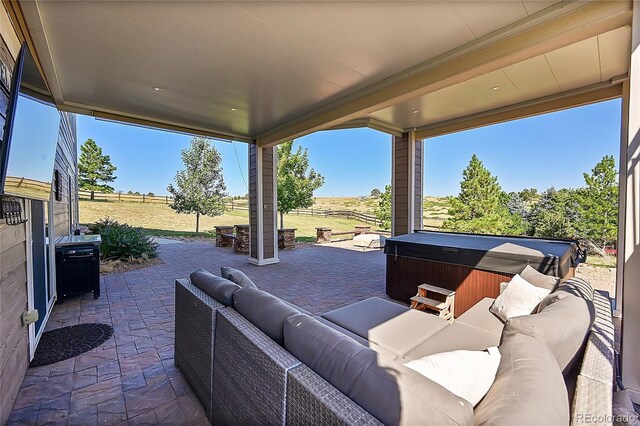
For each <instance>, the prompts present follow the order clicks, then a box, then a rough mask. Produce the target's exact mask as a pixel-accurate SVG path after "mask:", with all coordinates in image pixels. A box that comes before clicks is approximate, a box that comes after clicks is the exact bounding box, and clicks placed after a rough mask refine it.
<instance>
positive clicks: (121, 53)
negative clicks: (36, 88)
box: [7, 0, 631, 146]
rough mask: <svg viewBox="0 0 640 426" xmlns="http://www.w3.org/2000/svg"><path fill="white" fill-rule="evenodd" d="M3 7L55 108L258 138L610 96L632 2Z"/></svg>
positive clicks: (389, 126) (414, 124) (399, 126)
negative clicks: (26, 46) (30, 49)
mask: <svg viewBox="0 0 640 426" xmlns="http://www.w3.org/2000/svg"><path fill="white" fill-rule="evenodd" d="M7 8H8V9H9V10H10V12H11V14H12V18H13V21H14V23H16V25H17V26H18V30H19V32H21V33H22V35H23V36H24V38H25V39H26V40H27V41H28V42H29V43H30V44H32V47H33V48H34V50H35V52H36V55H37V60H38V62H39V64H40V66H41V68H42V70H43V72H44V75H45V77H46V80H47V83H48V85H49V89H50V92H51V94H52V95H53V97H54V99H55V102H56V103H57V104H58V106H59V107H60V108H61V109H64V110H68V111H74V112H79V113H84V114H90V115H94V116H96V117H101V118H107V119H115V120H122V121H129V122H134V123H138V124H143V125H151V126H158V127H165V128H172V129H175V130H181V131H187V132H195V133H203V134H209V135H213V136H217V137H223V138H231V139H235V140H241V141H253V140H257V141H258V143H259V144H260V145H262V146H270V145H274V144H276V143H278V142H280V141H282V140H286V139H289V138H293V137H298V136H301V135H305V134H308V133H311V132H314V131H317V130H323V129H329V128H344V127H356V126H370V127H374V128H377V129H379V130H383V131H387V132H389V133H401V132H403V131H408V130H416V131H417V133H416V136H417V137H427V136H432V135H435V134H442V133H446V132H449V131H455V130H460V129H462V128H469V127H475V126H478V125H483V124H485V123H490V122H496V121H500V120H504V119H509V118H510V117H511V116H526V115H532V114H535V113H541V112H546V111H549V110H554V109H559V108H565V107H570V106H576V105H579V104H583V103H588V102H594V101H598V100H603V99H610V98H612V97H616V96H619V95H620V93H621V90H620V83H621V82H622V81H623V80H624V79H626V78H627V69H628V67H629V57H628V56H629V54H628V52H629V46H630V39H631V35H630V34H631V33H630V28H629V25H630V22H631V2H626V1H621V2H554V1H551V2H549V1H509V2H455V1H451V2H372V3H367V4H366V5H365V4H363V3H360V2H145V1H141V2H113V1H77V2H57V1H41V0H35V1H33V0H28V1H27V0H23V1H20V2H18V3H15V2H7ZM513 110H517V113H515V114H514V113H509V111H513ZM496 114H497V115H496Z"/></svg>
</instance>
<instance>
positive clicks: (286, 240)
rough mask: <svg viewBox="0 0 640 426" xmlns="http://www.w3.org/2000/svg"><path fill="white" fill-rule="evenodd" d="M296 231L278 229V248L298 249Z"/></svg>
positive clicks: (292, 229)
mask: <svg viewBox="0 0 640 426" xmlns="http://www.w3.org/2000/svg"><path fill="white" fill-rule="evenodd" d="M296 229H297V228H284V229H278V248H279V249H280V250H291V249H294V248H296Z"/></svg>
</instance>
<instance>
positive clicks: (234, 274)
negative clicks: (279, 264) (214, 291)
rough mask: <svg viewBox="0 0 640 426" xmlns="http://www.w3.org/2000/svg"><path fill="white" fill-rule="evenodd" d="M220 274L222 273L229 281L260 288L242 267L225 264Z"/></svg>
mask: <svg viewBox="0 0 640 426" xmlns="http://www.w3.org/2000/svg"><path fill="white" fill-rule="evenodd" d="M220 275H222V277H223V278H226V279H228V280H229V281H233V282H234V283H236V284H238V285H239V286H240V287H252V288H258V287H257V286H256V285H255V284H254V283H253V281H251V279H250V278H249V277H248V276H247V275H246V274H245V273H244V272H242V271H241V270H240V269H236V268H230V267H228V266H223V267H222V268H220Z"/></svg>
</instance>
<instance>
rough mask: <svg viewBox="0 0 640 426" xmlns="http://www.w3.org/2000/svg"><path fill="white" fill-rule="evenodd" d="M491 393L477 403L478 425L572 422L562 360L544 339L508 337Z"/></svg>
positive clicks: (519, 336) (558, 423) (520, 335)
mask: <svg viewBox="0 0 640 426" xmlns="http://www.w3.org/2000/svg"><path fill="white" fill-rule="evenodd" d="M499 350H500V354H501V355H502V358H501V359H500V366H499V367H498V372H497V373H496V379H495V380H494V382H493V385H492V386H491V388H490V389H489V392H487V394H486V395H485V397H484V398H483V399H482V401H480V403H479V404H478V405H477V406H476V408H475V412H474V417H475V424H476V425H488V424H491V425H538V424H539V425H568V424H569V397H568V395H567V388H566V387H565V383H564V379H563V377H562V373H561V372H560V368H559V367H558V363H557V362H556V360H555V357H554V356H553V354H552V353H551V352H550V351H549V349H548V348H547V346H546V345H545V344H544V342H542V341H540V340H538V339H535V338H533V337H531V336H525V335H523V334H511V335H508V336H505V338H504V340H503V342H502V344H501V345H500V347H499Z"/></svg>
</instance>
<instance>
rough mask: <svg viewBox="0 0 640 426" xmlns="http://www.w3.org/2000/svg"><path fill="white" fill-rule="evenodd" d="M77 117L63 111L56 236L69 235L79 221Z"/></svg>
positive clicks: (55, 223)
mask: <svg viewBox="0 0 640 426" xmlns="http://www.w3.org/2000/svg"><path fill="white" fill-rule="evenodd" d="M77 163H78V155H77V138H76V117H75V115H74V114H70V113H67V112H63V113H61V120H60V132H59V136H58V148H57V150H56V163H55V169H56V170H58V173H59V181H60V183H59V186H60V196H61V199H60V200H59V201H58V200H56V201H55V202H54V203H53V227H54V232H55V236H56V237H59V236H62V235H68V234H69V232H70V231H72V230H73V229H75V227H76V225H77V221H78V173H77Z"/></svg>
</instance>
